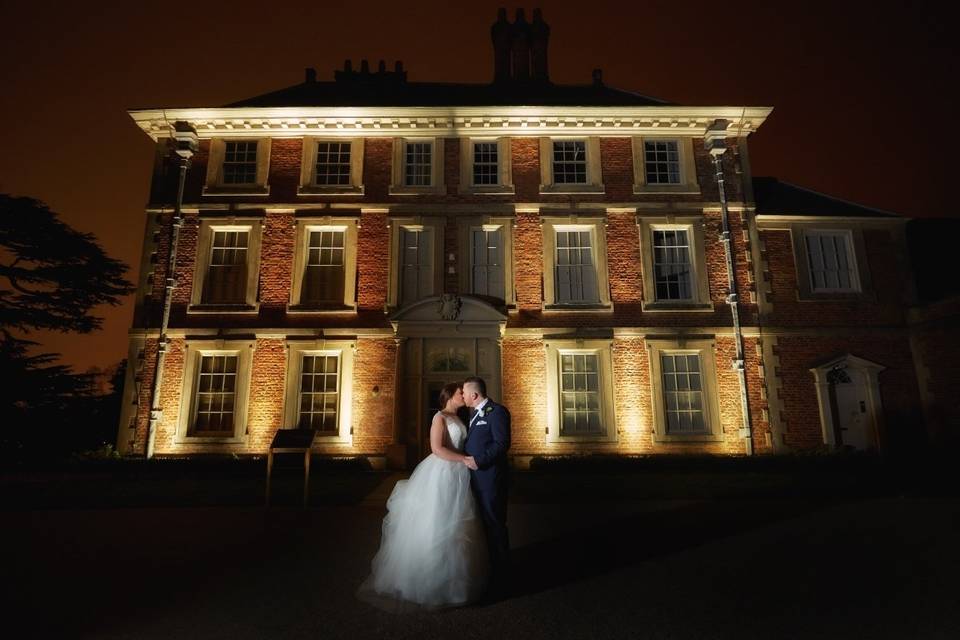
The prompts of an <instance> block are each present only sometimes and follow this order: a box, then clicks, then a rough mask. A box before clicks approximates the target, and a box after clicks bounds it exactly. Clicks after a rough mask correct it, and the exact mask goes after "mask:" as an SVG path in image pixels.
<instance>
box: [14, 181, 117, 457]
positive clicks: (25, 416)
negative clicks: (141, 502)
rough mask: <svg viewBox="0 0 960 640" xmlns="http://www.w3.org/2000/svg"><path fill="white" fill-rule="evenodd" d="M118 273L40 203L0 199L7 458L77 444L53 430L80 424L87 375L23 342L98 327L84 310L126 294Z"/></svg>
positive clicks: (90, 239) (91, 240) (87, 237)
mask: <svg viewBox="0 0 960 640" xmlns="http://www.w3.org/2000/svg"><path fill="white" fill-rule="evenodd" d="M126 270H127V267H126V265H124V264H123V263H122V262H120V261H118V260H115V259H113V258H111V257H109V256H108V255H107V254H106V253H105V252H104V251H103V249H102V248H101V247H100V245H99V244H98V242H97V239H96V237H95V236H93V235H92V234H89V233H81V232H79V231H76V230H75V229H72V228H71V227H70V226H69V225H67V224H65V223H63V222H61V221H60V220H59V219H58V218H57V214H56V213H54V212H53V211H51V210H50V209H49V208H48V207H47V205H45V204H44V203H42V202H39V201H37V200H34V199H33V198H26V197H13V196H9V195H6V194H0V376H2V378H3V380H4V383H3V384H2V385H0V421H2V423H3V426H2V428H0V446H2V448H3V450H4V452H5V453H6V454H7V455H10V454H11V453H13V454H17V453H20V454H22V453H23V452H24V451H26V450H29V449H31V448H32V447H37V446H39V445H41V444H42V446H43V448H44V449H45V450H47V451H49V450H51V449H56V448H63V447H64V446H68V443H76V442H79V441H82V438H80V440H78V439H77V437H76V435H77V433H76V431H74V432H73V433H71V434H70V435H71V437H67V438H66V439H64V438H63V437H62V436H63V434H62V433H60V434H59V435H58V432H59V431H60V429H61V428H63V427H62V425H63V424H65V423H70V424H72V425H73V426H74V427H76V426H78V424H77V422H78V420H83V418H84V415H83V414H84V413H85V412H83V411H77V409H80V408H81V407H86V406H89V399H90V398H91V397H92V395H93V386H92V380H91V376H89V375H85V374H77V373H74V372H73V371H72V370H71V369H70V367H68V366H66V365H63V364H57V363H56V360H57V359H58V357H59V355H58V354H51V353H41V354H31V353H29V350H30V348H31V347H33V346H36V344H37V343H36V342H34V341H32V340H29V339H27V338H26V337H24V336H25V335H29V333H30V332H31V331H36V330H54V331H62V332H76V333H89V332H91V331H93V330H95V329H98V328H99V327H100V326H101V324H102V322H103V319H102V318H99V317H97V316H94V315H92V314H91V311H92V309H93V308H94V307H95V306H97V305H101V304H109V305H117V304H119V303H120V299H121V297H122V296H124V295H126V294H128V293H130V292H132V291H133V289H134V287H133V285H131V284H130V283H129V282H128V281H127V280H126V279H124V277H123V275H124V273H125V272H126ZM99 413H100V414H103V413H104V412H102V411H101V412H99ZM87 427H89V425H87ZM102 429H103V426H102V425H100V430H101V432H102Z"/></svg>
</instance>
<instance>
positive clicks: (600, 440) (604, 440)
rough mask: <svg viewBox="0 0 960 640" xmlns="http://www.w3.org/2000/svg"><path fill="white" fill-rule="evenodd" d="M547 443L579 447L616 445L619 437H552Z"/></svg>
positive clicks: (598, 435) (594, 435) (605, 435)
mask: <svg viewBox="0 0 960 640" xmlns="http://www.w3.org/2000/svg"><path fill="white" fill-rule="evenodd" d="M547 442H549V443H551V444H578V445H588V444H592V445H607V446H611V445H616V443H617V436H616V434H611V435H607V434H590V435H582V436H564V435H557V436H552V437H549V436H548V439H547Z"/></svg>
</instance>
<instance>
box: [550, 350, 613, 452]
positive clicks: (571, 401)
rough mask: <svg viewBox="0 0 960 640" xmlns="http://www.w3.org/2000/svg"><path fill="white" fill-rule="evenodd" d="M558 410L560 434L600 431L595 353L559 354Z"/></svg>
mask: <svg viewBox="0 0 960 640" xmlns="http://www.w3.org/2000/svg"><path fill="white" fill-rule="evenodd" d="M560 368H561V371H562V372H563V373H562V374H561V376H560V378H561V379H560V411H561V426H560V432H561V434H562V435H573V434H581V435H582V434H591V433H592V434H597V433H602V432H603V426H602V425H601V419H600V393H601V391H600V375H599V373H598V369H599V356H598V355H597V354H592V353H590V354H583V353H578V354H561V355H560Z"/></svg>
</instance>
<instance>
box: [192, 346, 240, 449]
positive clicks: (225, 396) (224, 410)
mask: <svg viewBox="0 0 960 640" xmlns="http://www.w3.org/2000/svg"><path fill="white" fill-rule="evenodd" d="M237 362H238V357H237V356H235V355H209V356H208V355H205V356H201V358H200V367H199V372H198V380H197V392H196V400H195V405H194V406H195V407H196V412H195V417H194V426H193V432H194V433H212V432H217V431H229V430H232V429H233V410H234V404H235V399H236V398H235V392H236V378H237Z"/></svg>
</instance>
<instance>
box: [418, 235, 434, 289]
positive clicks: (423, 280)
mask: <svg viewBox="0 0 960 640" xmlns="http://www.w3.org/2000/svg"><path fill="white" fill-rule="evenodd" d="M418 257H419V260H420V263H419V268H418V269H417V272H418V273H417V276H418V282H417V294H418V295H417V298H424V297H426V296H430V295H433V230H432V229H424V230H423V231H421V232H420V252H419V256H418Z"/></svg>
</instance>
